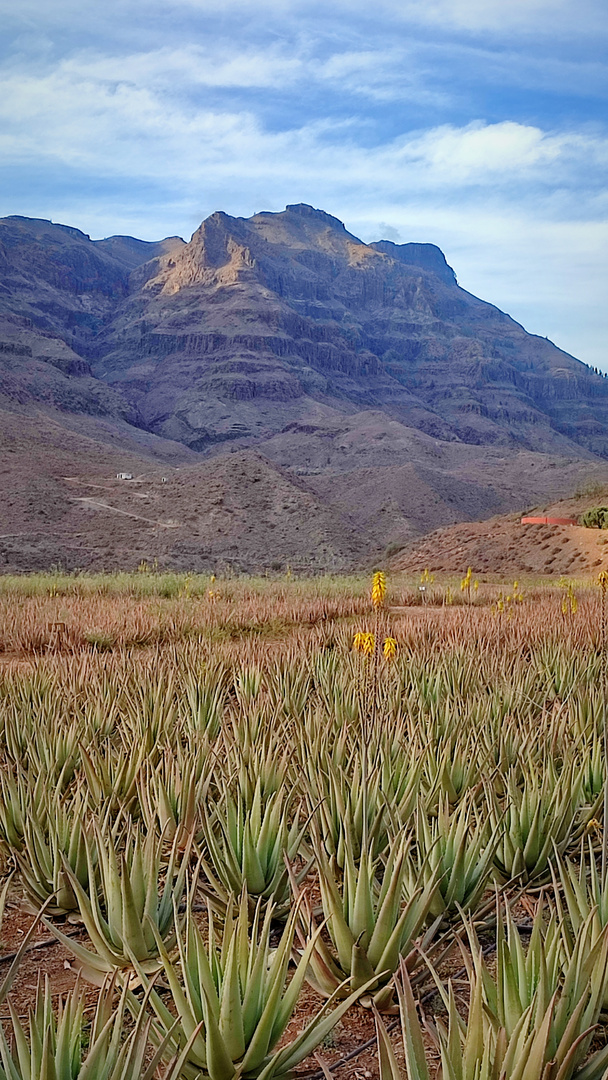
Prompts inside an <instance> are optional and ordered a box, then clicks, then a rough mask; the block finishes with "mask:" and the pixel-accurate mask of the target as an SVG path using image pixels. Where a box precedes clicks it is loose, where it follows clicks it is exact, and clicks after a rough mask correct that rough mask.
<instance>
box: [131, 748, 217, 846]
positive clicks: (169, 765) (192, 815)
mask: <svg viewBox="0 0 608 1080" xmlns="http://www.w3.org/2000/svg"><path fill="white" fill-rule="evenodd" d="M197 757H198V756H197ZM199 767H200V765H199V761H198V760H197V758H195V757H194V755H189V756H186V755H184V754H180V755H179V756H175V757H174V756H171V757H169V756H168V755H167V756H165V757H164V758H163V760H162V761H161V762H159V763H158V766H157V767H156V768H153V767H152V766H151V765H150V763H149V762H148V761H147V762H146V763H145V765H144V766H143V767H142V769H141V771H140V773H139V774H138V777H137V790H138V796H139V806H140V809H141V813H142V817H143V819H144V821H145V823H146V826H147V828H148V829H152V830H154V829H156V830H157V831H158V833H159V834H160V835H161V836H162V837H163V838H164V839H165V840H166V841H168V842H169V843H172V842H173V840H175V839H176V837H177V845H178V847H180V848H183V847H185V846H186V845H187V844H188V841H189V838H190V837H191V836H192V835H193V833H194V832H195V831H196V827H197V824H198V801H199V798H200V794H201V788H202V786H203V781H202V779H199V778H198V776H197V773H198V771H199Z"/></svg>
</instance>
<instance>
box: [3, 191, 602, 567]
mask: <svg viewBox="0 0 608 1080" xmlns="http://www.w3.org/2000/svg"><path fill="white" fill-rule="evenodd" d="M0 449H1V450H2V458H1V460H2V466H1V467H2V472H3V477H2V491H3V494H2V498H1V501H0V566H4V568H5V569H10V568H20V569H27V568H31V567H34V566H45V565H51V564H52V563H53V562H55V563H59V562H63V563H64V564H68V563H69V564H70V565H72V566H92V567H93V566H95V567H97V566H100V565H104V566H110V565H127V564H128V565H132V564H134V563H135V564H136V562H137V561H138V560H139V559H140V558H147V559H150V558H158V559H159V561H162V562H164V563H165V564H167V565H169V564H170V565H176V566H177V565H179V566H181V567H187V566H190V565H192V566H197V567H198V568H203V567H211V568H213V567H215V566H216V565H218V564H219V563H220V562H221V561H222V560H224V561H225V563H227V564H228V565H232V566H235V567H236V568H239V569H256V568H268V567H271V566H275V565H281V566H282V565H285V564H287V563H290V564H292V565H294V566H295V565H298V566H301V567H302V568H314V569H322V568H332V567H335V568H336V569H343V568H347V567H350V566H355V565H362V564H365V563H367V562H369V561H370V560H374V559H377V558H380V557H381V556H382V555H383V553H384V552H385V551H386V549H387V547H388V548H389V549H394V548H396V547H398V546H399V545H403V544H404V543H406V542H408V541H411V540H412V539H413V538H415V537H417V536H420V535H422V534H425V533H428V532H429V531H431V530H434V529H437V528H440V527H442V526H451V525H452V524H454V523H457V522H459V521H471V520H475V519H478V518H487V517H489V516H490V515H493V514H502V513H505V512H508V511H515V510H519V509H520V508H522V507H525V506H528V505H530V504H531V503H532V502H541V501H546V500H551V499H555V498H558V497H559V496H561V495H564V494H566V493H567V492H568V491H571V490H574V489H575V487H576V486H577V484H579V483H581V482H583V481H585V480H587V481H588V480H589V479H593V480H595V481H596V482H603V481H608V380H607V379H605V378H603V377H601V376H599V375H596V374H594V373H593V372H592V371H591V370H590V369H589V368H587V367H586V366H585V365H584V364H581V363H580V362H579V361H578V360H576V359H574V358H573V357H571V356H569V355H567V354H565V353H563V352H561V351H560V350H559V349H558V348H556V347H555V346H554V345H553V344H552V343H551V342H549V341H547V340H546V339H544V338H538V337H535V336H532V335H530V334H527V333H526V332H525V330H524V329H523V328H522V327H521V326H519V325H518V324H517V323H515V322H514V321H513V320H512V319H510V318H509V316H507V315H505V314H504V313H502V312H501V311H499V310H498V309H497V308H495V307H493V306H492V305H489V304H486V303H484V302H483V301H481V300H478V299H477V298H475V297H473V296H471V295H470V294H469V293H467V292H465V291H464V290H462V289H460V288H459V286H458V284H457V282H456V277H455V274H454V271H453V270H452V269H451V268H450V267H449V266H448V264H447V263H446V260H445V258H444V256H443V254H442V252H441V251H440V250H439V249H438V248H436V247H434V246H433V245H430V244H403V245H395V244H392V243H391V242H389V241H383V240H380V241H379V242H378V243H375V244H371V245H367V244H364V243H362V242H361V241H360V240H358V239H357V238H356V237H354V236H352V235H351V234H349V233H348V232H347V231H346V229H345V228H344V226H343V225H342V223H341V222H339V221H338V220H337V219H336V218H334V217H331V216H330V215H329V214H326V213H324V212H323V211H320V210H314V209H313V208H312V207H309V206H306V205H302V204H299V205H296V206H291V207H288V208H287V210H285V211H284V212H283V213H279V214H271V213H261V214H256V215H255V216H254V217H252V218H249V219H243V218H232V217H229V216H228V215H226V214H223V213H216V214H213V215H212V216H211V217H210V218H208V219H207V220H206V221H204V222H203V224H202V225H201V227H200V228H199V229H198V230H197V232H196V233H195V234H194V236H193V237H192V239H191V241H190V242H189V243H184V241H183V240H182V239H180V238H179V237H169V238H167V239H165V240H161V241H159V242H158V243H150V242H145V241H141V240H136V239H134V238H132V237H124V236H114V237H110V238H108V239H105V240H98V241H94V240H91V239H90V238H89V237H87V236H86V235H85V234H84V233H81V232H79V231H78V230H77V229H72V228H69V227H67V226H62V225H54V224H51V223H50V222H46V221H39V220H33V219H27V218H16V217H12V218H10V217H9V218H4V219H1V220H0ZM121 470H126V471H133V472H134V473H135V474H136V475H137V476H138V477H139V478H140V479H139V480H138V481H137V482H136V483H133V484H131V483H130V482H117V481H116V480H115V479H114V477H115V474H116V472H118V471H121ZM162 475H164V476H165V483H163V482H162ZM66 477H69V479H66ZM96 484H101V488H102V495H101V496H100V497H99V498H97V497H95V498H93V496H92V495H90V492H89V493H87V492H88V488H87V485H96ZM125 484H126V486H125ZM91 490H93V489H92V488H91ZM142 507H144V510H145V512H144V510H142ZM140 510H142V512H141V513H140V512H139V511H140Z"/></svg>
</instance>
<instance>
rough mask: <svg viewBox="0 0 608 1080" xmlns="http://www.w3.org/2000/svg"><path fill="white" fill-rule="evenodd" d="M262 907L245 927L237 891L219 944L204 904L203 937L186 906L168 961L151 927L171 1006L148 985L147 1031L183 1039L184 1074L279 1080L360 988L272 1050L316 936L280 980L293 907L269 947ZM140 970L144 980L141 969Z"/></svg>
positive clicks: (170, 1043)
mask: <svg viewBox="0 0 608 1080" xmlns="http://www.w3.org/2000/svg"><path fill="white" fill-rule="evenodd" d="M261 912H262V908H261V904H260V903H258V905H257V907H256V911H255V915H254V919H253V925H252V927H251V930H249V901H248V897H247V894H246V893H245V892H243V894H242V896H241V900H240V905H239V910H238V914H237V916H236V918H233V917H232V904H229V905H228V917H227V921H226V924H225V926H224V930H223V934H222V942H221V945H219V944H218V942H217V940H216V932H215V926H214V919H213V914H212V911H211V909H210V910H209V930H208V937H207V942H205V940H204V939H203V936H202V934H201V931H200V930H199V929H198V927H197V925H196V923H195V921H194V918H193V917H192V913H191V906H190V905H188V912H187V916H186V926H185V934H184V936H183V937H182V935H181V934H180V935H179V936H178V959H177V960H176V961H172V960H171V959H170V957H169V954H168V952H167V950H166V949H165V947H164V945H163V943H162V941H161V939H160V937H159V936H158V933H157V943H158V949H159V952H160V955H161V958H162V962H163V966H164V971H165V976H166V979H167V982H168V984H169V989H170V992H171V997H172V1000H173V1005H174V1011H170V1010H169V1009H168V1008H167V1005H165V1003H164V1002H163V1000H162V998H161V997H160V995H159V994H157V993H156V991H155V990H154V989H150V990H149V994H150V1004H151V1006H152V1009H153V1010H154V1012H155V1014H156V1022H155V1024H154V1026H153V1036H154V1037H155V1038H156V1039H157V1041H161V1042H164V1043H165V1044H166V1046H167V1049H168V1051H169V1052H170V1053H174V1054H177V1053H179V1050H180V1048H181V1047H183V1046H184V1044H186V1042H187V1040H190V1048H189V1050H188V1052H187V1053H186V1054H182V1059H183V1065H182V1075H183V1077H185V1078H186V1080H196V1078H200V1080H241V1078H242V1080H280V1078H283V1077H287V1076H289V1075H290V1074H291V1072H292V1070H293V1069H294V1067H295V1066H296V1065H298V1064H299V1063H300V1062H301V1061H303V1060H304V1058H305V1057H307V1056H308V1054H310V1053H311V1052H312V1051H313V1050H314V1049H315V1048H316V1047H317V1046H318V1045H319V1044H320V1043H321V1042H322V1041H323V1039H325V1038H326V1037H327V1035H328V1034H329V1032H330V1031H331V1030H332V1029H333V1028H334V1027H335V1025H336V1024H337V1023H338V1021H339V1020H340V1019H341V1018H342V1016H343V1015H344V1013H345V1012H346V1010H347V1009H348V1008H350V1006H351V1005H352V1004H353V1003H354V1002H355V1001H356V1000H357V998H358V997H359V995H360V994H361V993H362V992H364V991H365V989H366V987H365V984H364V985H363V986H362V987H361V988H359V989H357V990H356V991H354V992H353V993H351V994H350V995H349V996H348V997H347V998H346V1000H344V1001H341V1002H339V1003H337V1004H336V1002H335V998H332V999H331V1000H330V1001H328V1002H326V1003H325V1005H324V1006H323V1007H322V1008H321V1009H320V1010H319V1012H318V1013H317V1014H316V1015H315V1016H314V1017H313V1019H312V1020H311V1021H310V1022H309V1023H308V1025H307V1027H306V1028H305V1029H304V1030H303V1031H301V1032H300V1033H299V1034H298V1035H297V1036H296V1037H295V1038H294V1039H292V1040H291V1041H290V1042H288V1043H287V1044H286V1045H284V1046H283V1047H282V1048H281V1049H280V1050H277V1049H275V1048H276V1045H277V1043H278V1041H279V1039H280V1038H281V1036H282V1035H283V1033H284V1031H285V1028H286V1027H287V1025H288V1023H289V1021H290V1019H291V1016H292V1014H293V1011H294V1009H295V1006H296V1003H297V1000H298V996H299V993H300V990H301V988H302V984H303V982H304V978H305V975H306V969H307V966H308V963H309V960H310V956H311V953H312V950H313V949H314V946H315V937H313V938H311V940H310V941H309V942H308V944H307V945H306V947H305V949H304V951H303V953H302V956H301V957H300V959H299V961H298V963H297V966H296V969H295V971H294V973H293V975H292V978H291V980H290V981H289V983H288V984H287V971H288V966H289V961H290V957H291V955H292V950H293V943H294V933H295V926H296V921H297V919H298V916H299V912H298V910H297V906H296V907H295V908H294V909H293V910H292V912H291V914H290V916H289V918H288V920H287V922H286V924H285V927H284V929H283V932H282V935H281V938H280V941H279V943H278V945H277V946H276V948H275V949H272V948H271V946H270V929H271V922H272V917H273V912H272V907H270V906H269V907H267V909H266V914H265V916H264V918H263V920H262V917H261ZM141 975H142V979H143V980H144V981H145V980H146V976H145V974H144V973H143V971H142V972H141ZM129 1003H130V1007H131V1009H132V1011H133V1012H134V1014H135V1015H140V1014H141V1009H142V1006H141V1004H140V1002H139V1001H138V999H137V998H136V997H135V996H134V995H133V994H131V995H130V996H129ZM334 1005H335V1008H334V1007H332V1006H334ZM176 1016H177V1025H176Z"/></svg>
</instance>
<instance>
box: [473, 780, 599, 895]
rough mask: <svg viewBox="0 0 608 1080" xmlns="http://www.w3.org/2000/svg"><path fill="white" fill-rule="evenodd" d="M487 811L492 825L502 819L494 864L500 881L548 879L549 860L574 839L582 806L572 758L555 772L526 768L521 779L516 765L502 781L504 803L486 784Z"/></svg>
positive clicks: (579, 784) (579, 785)
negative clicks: (516, 772) (539, 772)
mask: <svg viewBox="0 0 608 1080" xmlns="http://www.w3.org/2000/svg"><path fill="white" fill-rule="evenodd" d="M486 793H487V801H488V816H489V820H490V822H491V824H492V827H493V828H497V827H499V825H500V822H501V821H503V827H502V829H501V832H500V836H499V840H498V845H497V849H496V856H495V865H496V868H497V870H498V871H499V873H500V875H501V876H502V878H503V880H504V881H513V880H515V879H517V880H518V881H520V882H522V883H526V882H536V883H539V882H542V881H546V880H548V879H549V878H550V873H551V871H550V866H549V860H550V858H551V856H552V855H553V852H554V851H557V852H558V854H561V853H563V852H564V851H565V850H566V848H567V847H568V845H569V844H570V843H571V842H572V841H573V839H575V838H576V835H577V827H578V823H579V821H578V819H579V813H580V811H581V808H582V806H583V793H582V777H581V775H580V773H579V774H578V775H576V774H575V767H574V762H572V763H571V765H570V767H569V768H568V769H565V770H564V771H563V772H562V773H561V774H560V775H559V777H556V776H555V775H554V772H553V770H549V769H548V770H546V771H545V772H544V773H543V774H542V776H541V777H540V778H539V776H538V773H537V770H536V769H532V768H530V769H528V768H527V769H526V770H525V773H524V781H523V784H520V783H518V781H517V779H516V775H515V771H514V770H510V772H509V773H508V775H507V777H506V781H505V800H506V807H505V809H504V810H503V808H502V807H501V805H500V803H499V801H498V799H497V796H496V793H495V792H494V791H493V789H492V788H490V787H489V786H488V787H487V788H486Z"/></svg>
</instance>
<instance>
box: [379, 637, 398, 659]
mask: <svg viewBox="0 0 608 1080" xmlns="http://www.w3.org/2000/svg"><path fill="white" fill-rule="evenodd" d="M382 652H383V653H384V657H385V659H386V660H392V659H393V658H394V657H395V656H396V653H397V642H396V641H395V638H394V637H387V638H385V639H384V644H383V646H382Z"/></svg>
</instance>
